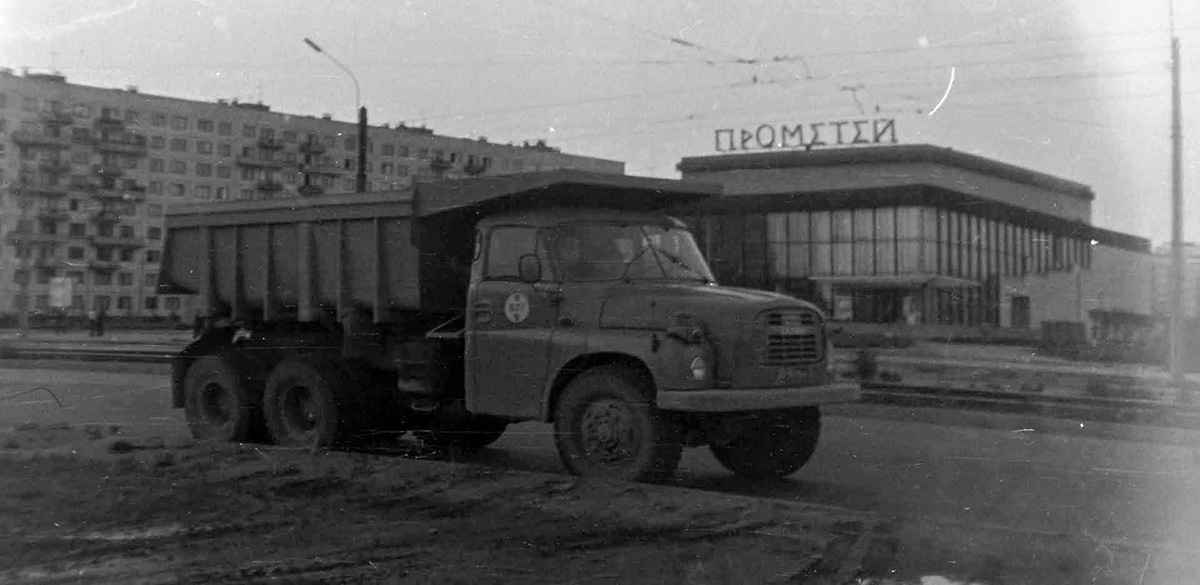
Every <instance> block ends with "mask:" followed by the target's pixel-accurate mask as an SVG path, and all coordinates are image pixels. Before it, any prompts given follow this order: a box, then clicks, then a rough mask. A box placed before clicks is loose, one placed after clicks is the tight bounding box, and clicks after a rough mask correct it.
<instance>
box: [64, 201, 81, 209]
mask: <svg viewBox="0 0 1200 585" xmlns="http://www.w3.org/2000/svg"><path fill="white" fill-rule="evenodd" d="M80 206H81V203H80V201H79V200H78V199H72V200H71V201H70V202H69V203H67V209H70V210H71V211H79V209H80Z"/></svg>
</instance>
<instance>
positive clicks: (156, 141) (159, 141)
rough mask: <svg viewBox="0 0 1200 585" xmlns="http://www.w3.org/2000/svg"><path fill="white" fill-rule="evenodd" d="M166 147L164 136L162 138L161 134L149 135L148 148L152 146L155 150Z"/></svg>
mask: <svg viewBox="0 0 1200 585" xmlns="http://www.w3.org/2000/svg"><path fill="white" fill-rule="evenodd" d="M166 147H167V139H166V138H163V137H162V136H151V137H150V148H153V149H155V150H162V149H164V148H166Z"/></svg>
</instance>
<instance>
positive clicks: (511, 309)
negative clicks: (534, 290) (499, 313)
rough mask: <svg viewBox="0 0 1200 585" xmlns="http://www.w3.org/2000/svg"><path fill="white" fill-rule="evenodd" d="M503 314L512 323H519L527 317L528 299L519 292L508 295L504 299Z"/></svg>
mask: <svg viewBox="0 0 1200 585" xmlns="http://www.w3.org/2000/svg"><path fill="white" fill-rule="evenodd" d="M504 316H505V317H508V320H509V321H512V322H513V323H520V322H521V321H524V320H525V319H526V318H528V317H529V299H528V298H526V297H525V295H523V294H521V293H519V292H518V293H513V294H511V295H508V298H507V299H505V300H504Z"/></svg>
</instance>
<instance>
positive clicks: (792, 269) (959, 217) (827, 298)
mask: <svg viewBox="0 0 1200 585" xmlns="http://www.w3.org/2000/svg"><path fill="white" fill-rule="evenodd" d="M679 170H680V171H681V172H682V174H683V177H684V178H686V179H695V180H701V181H707V182H716V183H720V184H722V185H724V187H725V197H723V198H721V199H720V200H717V201H713V202H711V203H710V204H707V205H706V208H705V209H703V210H702V211H701V212H699V213H697V214H696V215H695V217H693V221H694V223H695V225H696V226H697V228H698V232H699V233H700V239H701V241H702V242H703V243H704V244H705V246H706V247H707V248H708V249H707V252H708V254H709V258H710V259H711V260H712V262H713V266H714V271H715V272H716V273H717V275H718V277H719V279H720V280H721V281H722V282H724V283H727V284H734V285H741V286H750V287H755V288H764V289H771V290H777V291H783V292H789V293H792V294H795V295H797V296H800V297H803V298H808V299H811V300H814V301H816V302H818V303H819V304H821V305H823V306H824V307H825V308H826V309H827V310H828V311H829V313H830V314H831V315H832V317H833V318H834V319H836V320H842V321H856V322H869V323H907V324H912V325H917V324H924V325H949V326H966V327H973V326H984V325H987V326H995V327H1016V328H1031V327H1037V326H1038V325H1039V324H1040V323H1041V322H1044V321H1050V320H1079V317H1080V315H1086V314H1088V311H1090V310H1092V309H1096V308H1098V307H1109V306H1113V307H1120V308H1121V309H1129V310H1131V311H1138V312H1143V313H1148V312H1149V311H1150V298H1151V294H1150V292H1149V286H1150V284H1151V280H1152V279H1151V274H1150V272H1149V268H1150V266H1151V264H1152V262H1151V257H1150V256H1151V255H1150V253H1149V252H1150V249H1149V242H1147V241H1146V240H1144V239H1141V238H1136V237H1133V236H1128V235H1125V234H1120V233H1116V232H1112V231H1109V230H1104V229H1100V228H1097V227H1095V226H1092V225H1091V224H1090V223H1089V222H1090V219H1091V201H1092V199H1093V194H1092V192H1091V190H1090V189H1089V188H1088V187H1087V186H1085V185H1081V184H1078V183H1074V182H1071V181H1066V180H1063V179H1059V178H1056V177H1051V176H1048V175H1044V174H1041V173H1036V172H1033V171H1029V170H1026V169H1022V168H1018V167H1014V166H1011V165H1007V164H1003V163H1000V162H996V161H992V160H989V159H985V158H982V157H978V156H974V155H968V154H964V153H960V152H956V151H952V150H949V149H945V148H937V147H932V146H925V145H904V146H882V147H863V148H843V149H832V150H825V151H812V152H803V151H786V152H780V151H776V152H768V153H758V154H738V155H721V156H709V157H694V158H685V159H683V160H682V161H681V162H680V164H679ZM1130 266H1133V267H1134V268H1129V267H1130ZM1129 270H1133V271H1134V272H1136V273H1137V276H1136V278H1134V277H1130V275H1129V274H1127V272H1128V271H1129ZM1143 273H1144V275H1143ZM1081 274H1082V275H1083V276H1082V277H1080V276H1079V275H1081ZM1080 283H1082V284H1083V286H1084V288H1083V289H1081V288H1080ZM1126 284H1128V286H1125V285H1126ZM1102 285H1103V286H1102ZM1104 287H1106V288H1104ZM1101 288H1104V290H1107V291H1108V293H1107V297H1105V296H1104V295H1101V294H1099V292H1098V291H1099V290H1100V289H1101ZM1142 289H1145V290H1142ZM1081 291H1082V292H1081ZM1098 298H1102V299H1104V300H1103V301H1102V302H1098V301H1097V299H1098Z"/></svg>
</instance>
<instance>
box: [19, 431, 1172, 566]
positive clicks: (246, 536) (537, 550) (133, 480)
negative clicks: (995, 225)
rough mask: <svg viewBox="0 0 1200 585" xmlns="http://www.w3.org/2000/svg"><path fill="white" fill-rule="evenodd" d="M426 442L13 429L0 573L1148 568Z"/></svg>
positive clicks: (957, 531) (1038, 546) (948, 530)
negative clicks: (1022, 559) (374, 447)
mask: <svg viewBox="0 0 1200 585" xmlns="http://www.w3.org/2000/svg"><path fill="white" fill-rule="evenodd" d="M408 455H409V456H408V457H400V456H397V455H396V454H395V453H394V452H393V453H391V454H386V455H385V454H379V453H378V452H376V453H366V452H352V453H351V452H318V453H312V452H307V451H289V450H281V449H276V448H269V447H265V446H260V445H216V446H214V445H196V444H193V443H189V442H177V443H172V442H167V441H163V440H162V439H158V438H155V437H130V436H126V435H125V434H124V432H123V431H122V429H119V428H117V427H104V426H84V427H70V426H65V425H59V426H34V425H27V426H24V427H21V428H15V429H8V430H4V431H0V582H6V583H7V582H18V583H267V582H271V583H303V582H312V583H317V582H319V583H437V584H454V583H463V584H466V583H470V584H479V583H564V584H567V583H574V584H585V583H587V584H591V583H714V584H715V583H722V584H724V583H839V584H843V583H845V584H848V583H856V584H860V585H867V584H873V585H883V584H900V583H905V584H907V583H923V584H924V583H929V584H934V583H968V582H971V583H976V582H977V583H1037V582H1057V583H1067V582H1080V583H1083V582H1099V583H1108V582H1134V581H1136V579H1134V580H1129V581H1127V579H1128V578H1130V577H1136V575H1131V574H1129V573H1124V574H1118V573H1113V572H1111V571H1109V572H1108V573H1105V574H1101V576H1102V577H1105V578H1101V579H1099V580H1096V581H1093V579H1095V577H1096V576H1097V574H1098V573H1097V571H1096V565H1094V564H1092V562H1091V561H1090V560H1089V559H1088V555H1087V554H1086V552H1087V551H1082V550H1071V547H1067V548H1066V549H1063V553H1062V554H1063V555H1064V556H1061V557H1056V556H1055V555H1054V554H1048V553H1047V551H1048V548H1046V547H1044V546H1042V545H1041V544H1039V543H1036V542H1024V541H1022V542H1023V545H1030V546H1033V547H1035V549H1037V550H1039V551H1040V552H1041V554H1042V555H1043V557H1045V558H1046V561H1045V563H1046V564H1044V565H1042V566H1037V567H1022V570H1011V569H1013V567H1012V565H1011V564H1008V565H1006V563H1011V559H1010V558H1009V555H1008V553H1009V552H1014V554H1016V553H1017V552H1018V551H1008V550H1006V547H1011V546H1013V545H1012V542H1013V540H1012V539H1011V538H1006V539H999V540H997V539H993V540H988V539H989V537H988V536H987V535H980V534H977V533H973V532H969V531H966V530H965V529H963V528H961V527H960V528H957V529H955V528H953V527H951V528H947V527H945V526H904V525H899V524H897V523H896V522H894V521H885V520H883V519H879V518H868V517H866V516H865V515H863V514H859V513H855V512H850V511H846V510H841V509H834V508H826V507H820V506H809V505H797V504H794V503H789V502H783V501H779V500H769V499H757V498H750V497H744V496H735V495H727V494H720V493H713V492H705V491H697V490H688V489H681V488H678V487H673V486H663V485H644V484H638V485H631V484H604V483H598V482H579V481H576V480H575V479H574V478H571V477H569V476H557V475H548V474H536V473H528V472H515V471H508V470H502V469H496V468H489V467H483V466H480V465H475V464H470V463H459V462H456V460H459V459H461V457H459V456H456V455H446V454H440V455H437V460H425V459H422V458H421V457H419V456H418V457H414V456H413V453H411V452H410V453H408ZM906 543H907V544H906ZM1061 544H1062V543H1059V545H1061ZM1059 548H1061V546H1060V547H1059ZM1118 552H1119V551H1118ZM1076 553H1078V554H1081V555H1082V556H1081V557H1079V558H1074V555H1075V554H1076ZM1110 557H1111V555H1110ZM1072 559H1073V560H1072ZM1131 560H1132V561H1135V562H1133V563H1132V565H1131V566H1133V567H1134V568H1135V569H1136V568H1137V567H1141V562H1140V559H1131ZM1110 562H1111V559H1110ZM1064 563H1066V564H1064ZM1119 564H1120V565H1130V563H1119ZM939 568H946V569H949V572H950V573H955V574H957V575H959V577H958V578H957V579H956V580H953V581H951V580H945V579H942V578H941V577H931V576H930V575H931V572H930V571H932V570H936V569H939ZM1143 576H1144V568H1143ZM1047 577H1050V578H1051V579H1052V580H1051V581H1047V580H1045V578H1047ZM1147 582H1152V581H1147ZM1162 582H1170V581H1162Z"/></svg>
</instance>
